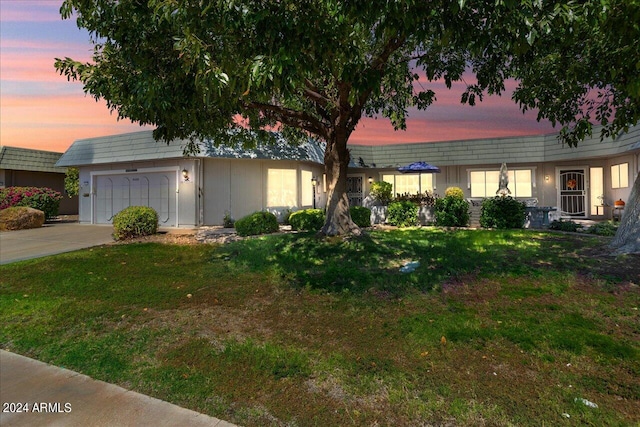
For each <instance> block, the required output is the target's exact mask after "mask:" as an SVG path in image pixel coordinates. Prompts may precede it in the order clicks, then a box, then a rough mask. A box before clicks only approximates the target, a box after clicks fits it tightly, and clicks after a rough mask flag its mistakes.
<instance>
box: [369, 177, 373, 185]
mask: <svg viewBox="0 0 640 427" xmlns="http://www.w3.org/2000/svg"><path fill="white" fill-rule="evenodd" d="M372 183H373V177H372V176H370V177H369V184H372Z"/></svg>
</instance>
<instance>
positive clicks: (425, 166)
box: [398, 162, 440, 173]
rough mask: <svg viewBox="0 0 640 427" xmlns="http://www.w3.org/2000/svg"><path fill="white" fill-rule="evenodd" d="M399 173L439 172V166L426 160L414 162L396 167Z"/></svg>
mask: <svg viewBox="0 0 640 427" xmlns="http://www.w3.org/2000/svg"><path fill="white" fill-rule="evenodd" d="M398 171H399V172H400V173H440V168H439V167H437V166H433V165H430V164H429V163H427V162H414V163H411V164H410V165H406V166H401V167H399V168H398Z"/></svg>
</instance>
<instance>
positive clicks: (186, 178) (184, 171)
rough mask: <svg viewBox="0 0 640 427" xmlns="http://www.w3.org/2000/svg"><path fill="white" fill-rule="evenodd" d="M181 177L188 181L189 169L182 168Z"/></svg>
mask: <svg viewBox="0 0 640 427" xmlns="http://www.w3.org/2000/svg"><path fill="white" fill-rule="evenodd" d="M182 177H183V178H184V180H185V181H189V171H188V170H186V169H182Z"/></svg>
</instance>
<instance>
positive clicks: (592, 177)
mask: <svg viewBox="0 0 640 427" xmlns="http://www.w3.org/2000/svg"><path fill="white" fill-rule="evenodd" d="M589 181H590V185H591V189H590V197H591V215H598V213H600V215H604V209H600V211H602V212H599V211H598V209H597V208H596V206H600V205H602V203H603V199H602V197H604V170H603V169H602V168H591V169H589Z"/></svg>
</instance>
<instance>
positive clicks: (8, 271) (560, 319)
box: [0, 229, 640, 426]
mask: <svg viewBox="0 0 640 427" xmlns="http://www.w3.org/2000/svg"><path fill="white" fill-rule="evenodd" d="M604 242H606V240H603V239H602V238H596V237H588V236H574V235H558V234H545V233H537V232H529V231H485V230H457V231H444V230H439V229H414V230H394V231H374V232H371V233H370V234H369V235H367V236H365V237H363V238H357V239H346V240H344V239H317V238H316V237H315V236H314V235H311V234H287V235H277V236H268V237H262V238H255V239H248V240H244V241H241V242H235V243H232V244H228V245H225V246H208V245H195V246H180V245H163V244H157V243H136V244H130V245H115V246H108V247H102V248H97V249H93V250H88V251H80V252H75V253H71V254H63V255H58V256H54V257H49V258H46V259H40V260H32V261H25V262H21V263H17V264H11V265H5V266H1V267H0V346H2V348H5V349H7V350H10V351H15V352H18V353H21V354H25V355H28V356H31V357H35V358H37V359H39V360H43V361H46V362H50V363H54V364H57V365H61V366H65V367H67V368H70V369H74V370H78V371H81V372H83V373H85V374H88V375H91V376H92V377H94V378H98V379H102V380H105V381H109V382H113V383H117V384H120V385H122V386H124V387H128V388H131V389H134V390H136V391H139V392H142V393H146V394H149V395H152V396H155V397H158V398H161V399H165V400H168V401H171V402H173V403H176V404H179V405H181V406H185V407H188V408H191V409H194V410H196V411H201V412H205V413H208V414H211V415H213V416H216V417H219V418H223V419H227V420H229V421H231V422H235V423H238V424H241V425H247V426H263V425H274V426H279V425H299V426H306V425H394V426H403V425H406V426H412V425H423V424H449V425H496V426H509V425H536V426H537V425H558V424H560V423H563V424H568V425H621V426H622V425H635V424H638V423H640V399H639V398H638V396H640V380H638V378H640V346H639V344H638V343H639V341H640V340H639V338H640V326H639V325H640V314H639V313H638V307H639V305H640V290H639V288H638V283H639V281H640V257H637V256H626V257H619V258H613V257H608V256H605V255H603V243H604ZM408 261H419V262H420V266H419V267H418V269H417V270H416V271H415V272H413V273H410V274H402V273H400V272H399V268H400V267H401V266H402V265H403V264H404V263H405V262H408ZM579 398H585V399H587V400H590V401H592V402H595V403H597V404H598V408H597V409H595V408H589V407H586V406H585V405H583V404H581V403H580V402H579V401H578V402H576V399H579ZM563 414H568V415H570V418H566V417H565V415H563Z"/></svg>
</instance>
